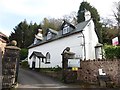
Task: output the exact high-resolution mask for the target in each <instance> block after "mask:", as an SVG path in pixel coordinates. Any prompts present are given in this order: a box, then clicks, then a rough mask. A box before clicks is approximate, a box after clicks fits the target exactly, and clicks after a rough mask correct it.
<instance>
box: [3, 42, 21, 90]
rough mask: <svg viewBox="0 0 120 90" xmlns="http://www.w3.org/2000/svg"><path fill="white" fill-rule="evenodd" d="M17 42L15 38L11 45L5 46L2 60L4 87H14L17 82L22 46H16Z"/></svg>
mask: <svg viewBox="0 0 120 90" xmlns="http://www.w3.org/2000/svg"><path fill="white" fill-rule="evenodd" d="M16 44H17V42H16V41H14V40H13V41H12V42H11V45H10V46H6V47H5V53H4V56H3V60H2V76H3V79H2V89H4V88H13V87H14V86H15V85H16V84H17V77H18V70H19V60H20V57H19V54H20V53H19V51H20V48H18V47H16Z"/></svg>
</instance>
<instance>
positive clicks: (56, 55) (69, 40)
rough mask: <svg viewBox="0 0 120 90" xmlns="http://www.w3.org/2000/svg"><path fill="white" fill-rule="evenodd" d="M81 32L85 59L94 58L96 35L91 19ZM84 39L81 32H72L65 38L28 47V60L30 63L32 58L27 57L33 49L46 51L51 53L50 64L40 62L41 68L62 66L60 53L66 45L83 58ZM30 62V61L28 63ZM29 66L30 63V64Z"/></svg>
mask: <svg viewBox="0 0 120 90" xmlns="http://www.w3.org/2000/svg"><path fill="white" fill-rule="evenodd" d="M83 34H84V36H85V49H86V59H87V60H88V59H91V60H93V59H95V46H96V44H97V43H98V37H97V35H96V33H95V30H94V23H93V21H92V20H91V21H90V22H89V23H88V25H87V26H86V27H85V28H84V30H83ZM83 43H84V39H83V35H82V34H81V33H77V34H73V35H70V36H68V37H65V38H61V39H58V40H55V41H52V42H49V43H46V44H43V45H40V46H36V47H34V48H30V49H29V52H28V62H29V63H30V62H31V61H32V59H33V58H31V59H29V57H30V55H31V54H32V52H33V51H37V52H42V53H43V55H46V53H47V52H49V53H50V55H51V60H50V64H45V63H43V62H41V63H40V67H41V68H48V67H55V66H57V65H59V66H60V67H62V55H61V53H62V52H63V50H64V49H65V48H66V47H70V48H71V50H70V51H71V52H74V53H75V54H76V56H79V57H81V59H84V45H83ZM30 64H31V63H30ZM30 66H31V65H30Z"/></svg>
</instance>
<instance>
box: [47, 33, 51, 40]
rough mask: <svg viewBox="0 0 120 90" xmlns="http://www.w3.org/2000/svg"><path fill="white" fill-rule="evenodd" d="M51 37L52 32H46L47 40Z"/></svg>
mask: <svg viewBox="0 0 120 90" xmlns="http://www.w3.org/2000/svg"><path fill="white" fill-rule="evenodd" d="M51 38H52V34H51V32H48V33H47V40H49V39H51Z"/></svg>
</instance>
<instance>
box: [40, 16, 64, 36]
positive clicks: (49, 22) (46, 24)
mask: <svg viewBox="0 0 120 90" xmlns="http://www.w3.org/2000/svg"><path fill="white" fill-rule="evenodd" d="M61 24H62V19H55V18H50V19H48V18H44V20H43V21H42V25H41V26H42V29H43V35H45V34H46V30H47V29H48V28H51V29H54V30H56V31H58V30H60V26H61Z"/></svg>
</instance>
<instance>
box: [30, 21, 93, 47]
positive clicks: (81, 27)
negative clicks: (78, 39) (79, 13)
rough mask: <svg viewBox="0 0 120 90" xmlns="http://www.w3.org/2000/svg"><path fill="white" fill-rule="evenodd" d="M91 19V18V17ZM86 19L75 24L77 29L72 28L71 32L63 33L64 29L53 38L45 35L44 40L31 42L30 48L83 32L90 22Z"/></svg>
mask: <svg viewBox="0 0 120 90" xmlns="http://www.w3.org/2000/svg"><path fill="white" fill-rule="evenodd" d="M90 20H91V19H90ZM90 20H88V21H84V22H81V23H79V24H77V25H76V26H75V29H74V30H72V31H71V32H69V33H67V34H65V35H63V34H62V30H60V31H58V34H57V35H56V36H55V37H54V38H52V39H51V40H46V37H44V39H43V41H41V42H39V43H36V44H34V43H33V44H31V45H30V46H29V47H28V48H33V47H36V46H39V45H42V44H45V43H49V42H52V41H55V40H58V39H60V38H64V37H67V36H70V35H73V34H76V33H79V32H82V31H83V29H84V28H85V27H86V25H87V24H88V23H89V21H90Z"/></svg>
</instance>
